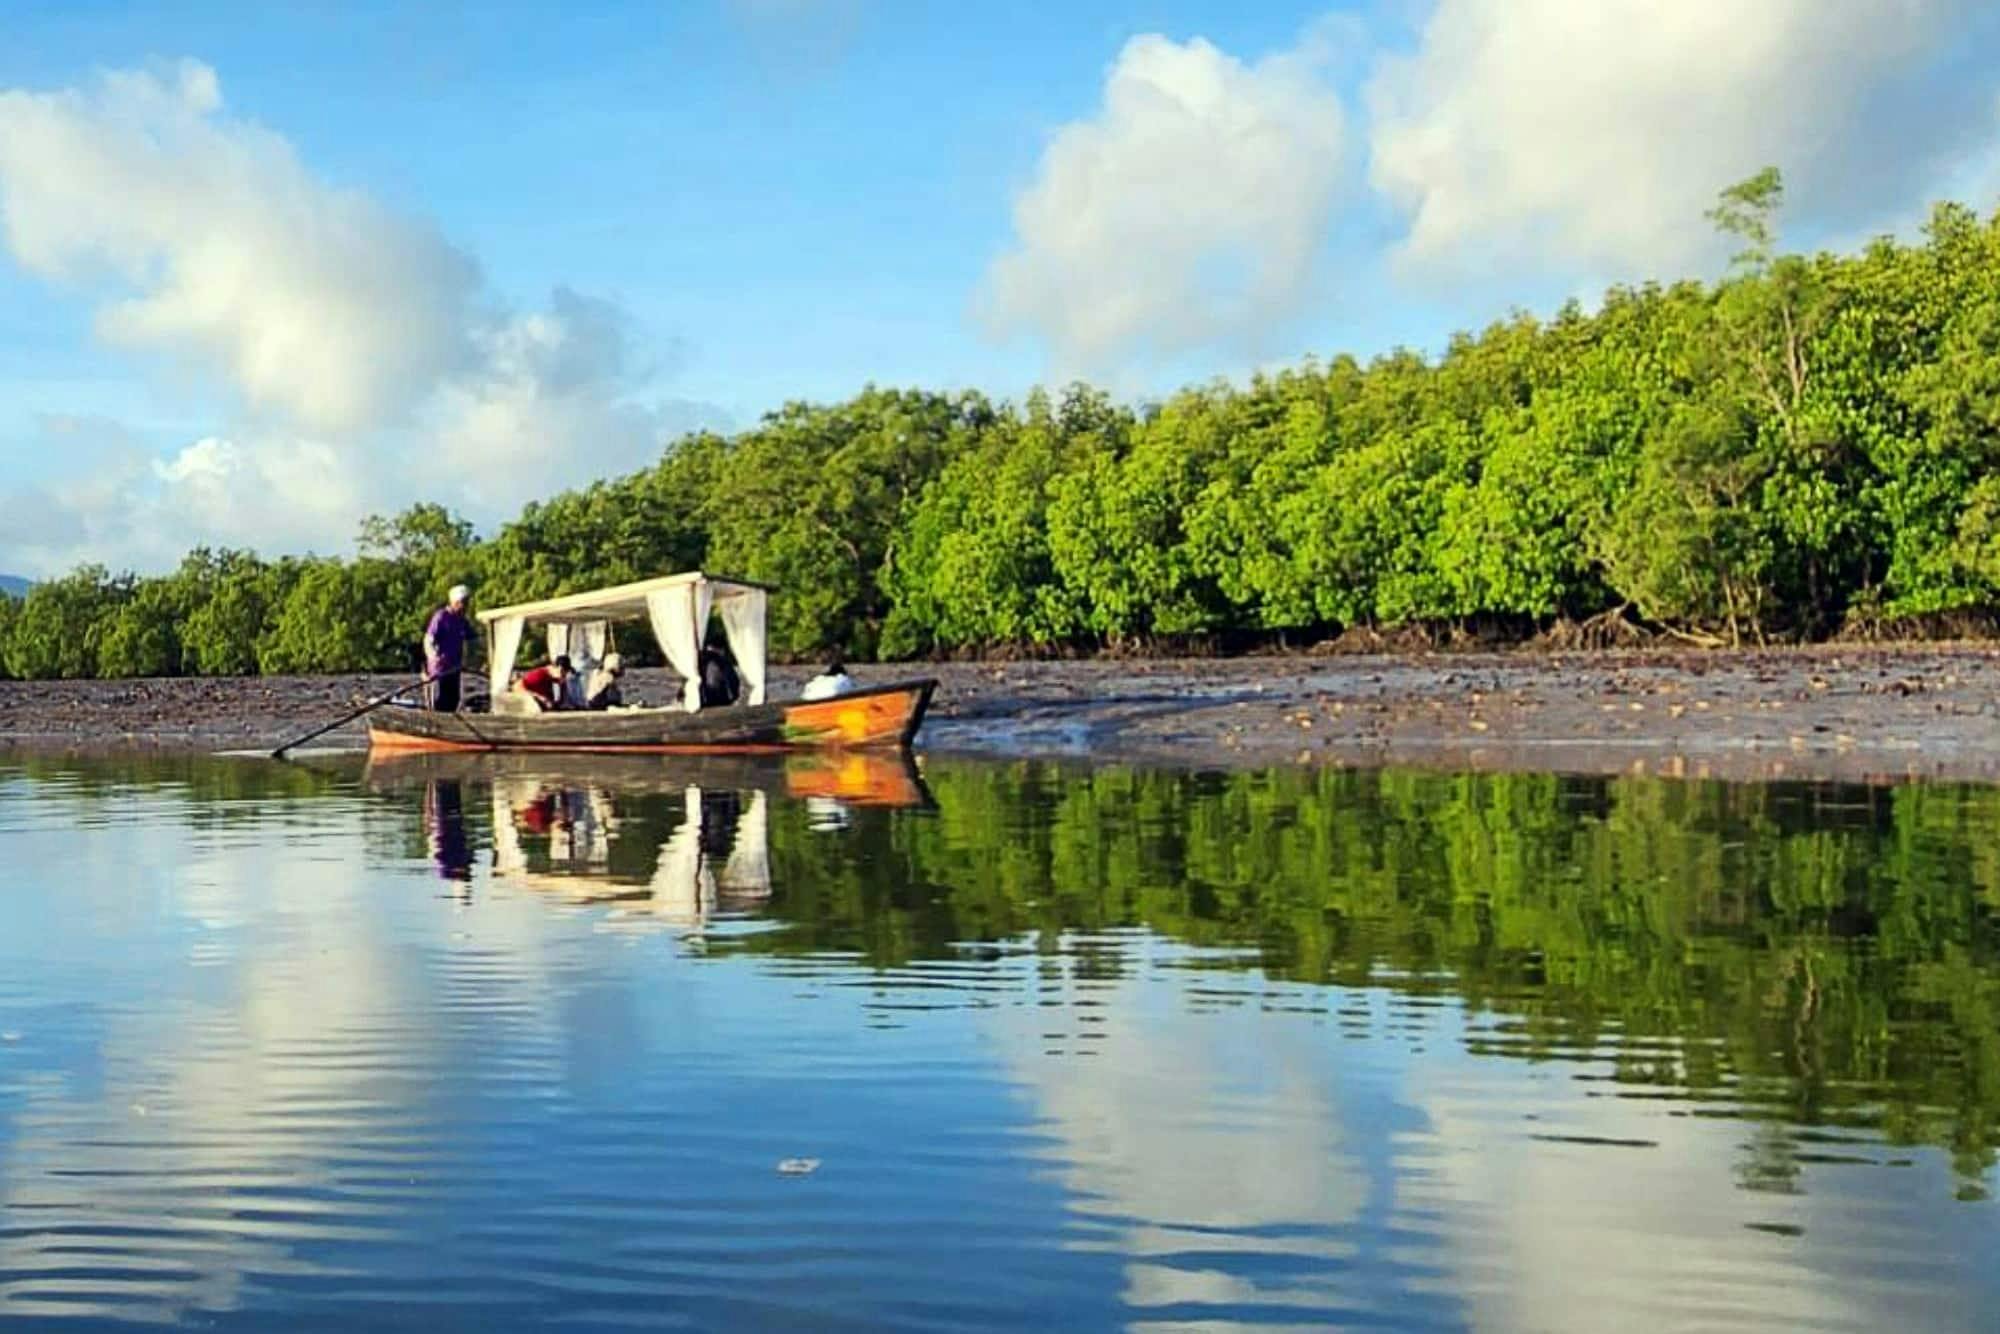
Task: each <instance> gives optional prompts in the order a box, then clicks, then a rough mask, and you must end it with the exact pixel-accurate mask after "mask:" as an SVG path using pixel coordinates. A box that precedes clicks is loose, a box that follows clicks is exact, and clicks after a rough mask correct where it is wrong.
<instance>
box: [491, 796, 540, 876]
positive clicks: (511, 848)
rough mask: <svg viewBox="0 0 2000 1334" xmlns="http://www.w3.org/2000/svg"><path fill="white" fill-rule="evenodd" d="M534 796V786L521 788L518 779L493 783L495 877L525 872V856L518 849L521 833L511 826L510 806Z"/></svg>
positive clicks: (514, 826)
mask: <svg viewBox="0 0 2000 1334" xmlns="http://www.w3.org/2000/svg"><path fill="white" fill-rule="evenodd" d="M533 797H534V787H533V785H532V784H528V785H526V786H525V787H523V785H522V783H521V782H520V780H518V779H512V778H496V779H495V780H494V781H493V871H494V874H496V875H514V874H516V873H517V872H520V871H525V870H527V869H528V855H527V853H525V852H523V851H522V849H521V831H520V829H519V828H518V827H517V826H516V825H515V824H514V806H515V803H517V802H519V803H522V804H525V803H527V802H528V801H530V800H532V799H533Z"/></svg>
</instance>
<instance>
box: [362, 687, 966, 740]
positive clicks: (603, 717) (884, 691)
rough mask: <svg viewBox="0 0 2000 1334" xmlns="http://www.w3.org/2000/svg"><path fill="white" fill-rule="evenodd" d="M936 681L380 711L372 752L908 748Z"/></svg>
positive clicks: (371, 730)
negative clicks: (574, 706) (743, 701)
mask: <svg viewBox="0 0 2000 1334" xmlns="http://www.w3.org/2000/svg"><path fill="white" fill-rule="evenodd" d="M936 689H937V682H936V681H933V680H921V681H899V682H896V683H894V684H891V685H884V686H874V687H871V688H870V689H867V690H856V691H853V692H851V693H849V694H845V695H840V696H837V697H835V698H833V699H824V700H813V701H810V702H807V701H801V700H785V701H782V702H779V703H775V704H755V705H740V706H736V707H733V708H726V709H704V710H702V711H701V712H700V713H683V712H682V711H680V710H679V709H629V710H618V711H608V712H555V713H543V714H532V715H527V716H520V717H517V716H514V715H511V714H496V713H432V712H430V711H428V710H424V709H382V710H378V711H377V712H375V713H374V714H371V715H370V716H369V721H368V744H369V747H370V749H372V750H381V751H498V750H506V751H516V750H519V751H568V752H581V753H591V752H603V753H613V752H616V753H628V752H630V753H646V754H686V755H701V754H757V753H760V752H779V751H787V750H808V749H835V750H849V749H852V750H862V749H873V748H883V747H895V746H907V745H908V744H909V743H910V741H911V739H912V738H914V737H915V736H916V734H917V728H918V727H919V726H921V725H922V723H923V720H924V710H925V709H927V708H929V707H930V700H931V693H932V692H933V691H934V690H936Z"/></svg>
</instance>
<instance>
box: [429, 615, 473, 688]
mask: <svg viewBox="0 0 2000 1334" xmlns="http://www.w3.org/2000/svg"><path fill="white" fill-rule="evenodd" d="M424 637H425V638H426V639H428V640H429V641H430V642H429V643H428V644H426V645H425V649H426V651H427V652H428V653H429V656H430V668H431V675H433V676H435V675H437V674H438V673H439V672H455V671H458V670H459V669H460V668H462V667H464V666H465V644H466V641H467V640H469V639H471V638H472V626H471V625H470V624H468V623H467V621H466V619H465V614H464V613H463V612H456V611H453V610H452V609H451V608H450V607H439V608H438V609H437V610H436V611H434V612H432V613H431V623H430V624H429V625H427V626H425V627H424Z"/></svg>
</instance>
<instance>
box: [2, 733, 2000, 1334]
mask: <svg viewBox="0 0 2000 1334" xmlns="http://www.w3.org/2000/svg"><path fill="white" fill-rule="evenodd" d="M695 785H698V787H696V786H695ZM1996 849H2000V790H1996V789H1993V788H1980V787H1926V786H1904V787H1896V788H1825V787H1803V786H1727V785H1719V784H1705V783H1676V782H1663V781H1652V780H1637V779H1635V780H1600V779H1576V778H1557V777H1548V776H1512V777H1507V776H1487V777H1469V776H1424V775H1416V774H1407V773H1341V772H1306V771H1298V772H1277V773H1270V774H1237V775H1219V774H1185V773H1172V772H1149V771H1143V770H1131V769H1122V768H1097V769H1092V768H1085V767H1074V766H1042V765H1032V764H974V763H949V764H948V763H944V762H936V763H933V764H930V765H928V766H927V767H926V769H925V771H924V773H923V776H922V778H921V779H918V778H916V777H915V776H914V775H913V774H912V773H910V772H906V771H905V770H904V769H903V768H902V767H900V766H898V765H895V764H887V765H883V764H867V763H861V762H845V763H839V764H830V765H823V764H817V763H812V764H805V765H803V766H799V765H795V766H794V767H791V768H789V769H788V768H786V767H784V766H782V765H779V766H771V765H747V764H743V763H726V762H721V761H709V762H706V763H704V764H702V765H700V766H697V767H695V768H688V767H685V766H675V765H673V764H671V763H669V762H659V761H646V762H643V763H631V762H627V763H619V764H610V765H607V764H604V763H602V762H600V763H594V764H590V763H587V764H584V765H583V766H582V767H577V766H575V765H568V766H557V765H552V764H549V763H546V762H545V763H543V764H542V765H539V766H537V765H534V764H519V763H517V764H512V765H508V764H496V763H493V762H491V761H463V762H458V763H455V764H454V763H446V762H441V761H431V762H427V763H426V762H410V761H405V762H402V763H399V764H396V765H393V766H390V767H387V768H384V767H381V766H376V767H373V768H365V769H364V767H363V766H362V765H361V764H360V763H359V762H358V761H353V760H335V759H319V760H315V761H313V762H311V763H308V764H303V765H295V766H287V765H276V764H270V763H266V762H260V761H255V760H245V759H189V760H178V761H172V760H170V761H141V760H136V759H135V760H126V761H112V762H105V761H95V762H86V761H76V760H66V759H46V760H44V759H28V760H22V759H18V758H16V759H0V865H4V868H5V874H4V876H0V1319H5V1318H13V1319H20V1320H28V1319H31V1318H34V1319H41V1320H46V1321H50V1322H55V1321H57V1320H59V1319H61V1320H67V1321H69V1322H70V1324H71V1327H77V1326H88V1325H94V1324H109V1323H114V1322H122V1321H178V1322H184V1323H188V1324H193V1325H198V1326H201V1327H205V1328H224V1329H269V1328H276V1327H294V1328H296V1327H320V1328H340V1329H350V1328H375V1327H387V1328H396V1327H423V1328H427V1329H432V1330H436V1329H452V1328H493V1327H501V1326H505V1327H510V1328H521V1327H533V1326H537V1325H541V1324H549V1325H555V1324H561V1325H564V1326H565V1327H568V1328H625V1327H632V1326H656V1325H667V1326H682V1327H708V1328H713V1327H729V1328H786V1327H790V1328H801V1329H815V1330H819V1329H840V1328H852V1329H881V1328H890V1327H899V1326H908V1327H972V1328H978V1327H996V1326H1001V1327H1004V1326H1020V1325H1038V1326H1041V1327H1045V1328H1064V1329H1071V1328H1104V1327H1121V1326H1130V1327H1137V1328H1176V1327H1190V1326H1203V1327H1229V1326H1289V1327H1314V1328H1321V1327H1327V1326H1340V1325H1346V1326H1361V1327H1392V1328H1398V1329H1405V1328H1408V1329H1422V1328H1429V1329H1491V1330H1516V1329H1519V1330H1528V1329H1533V1330H1550V1329H1577V1330H1583V1329H1590V1330H1601V1329H1614V1328H1635V1329H1653V1328H1675V1327H1677V1328H1691V1327H1700V1328H1812V1329H1828V1328H1854V1329H1872V1328H1878V1327H1884V1326H1891V1325H1894V1326H1898V1327H1909V1328H1924V1329H1990V1328H1992V1327H1993V1317H1992V1311H1993V1310H1994V1309H1995V1305H1996V1302H2000V1228H1996V1226H1995V1224H1996V1221H2000V1220H1996V1218H1995V1209H1996V1205H1995V1204H1994V1203H1993V1202H1992V1201H1991V1200H1989V1198H1988V1195H1989V1192H1990V1191H1991V1190H1992V1188H1993V1185H1994V1176H1995V1174H1994V1168H1993V1161H1994V1145H1995V1137H1996V1134H2000V1130H1996V1120H1995V1117H1996V1110H2000V1024H1996V1011H1997V1010H2000V927H1996V922H1995V909H1996V907H2000V851H1996ZM788 1159H803V1160H817V1165H816V1167H814V1168H813V1169H812V1170H810V1171H800V1170H798V1169H799V1168H800V1167H802V1166H804V1164H798V1163H789V1164H787V1163H785V1160H788ZM781 1164H785V1166H786V1167H787V1168H788V1169H790V1170H786V1171H781V1170H780V1165H781Z"/></svg>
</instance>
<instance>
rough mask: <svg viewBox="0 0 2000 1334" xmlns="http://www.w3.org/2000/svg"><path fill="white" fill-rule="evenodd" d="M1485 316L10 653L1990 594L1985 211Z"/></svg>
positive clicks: (841, 645)
mask: <svg viewBox="0 0 2000 1334" xmlns="http://www.w3.org/2000/svg"><path fill="white" fill-rule="evenodd" d="M1780 199H1781V184H1780V181H1779V178H1778V175H1777V173H1776V172H1775V171H1766V172H1764V173H1760V174H1759V175H1758V176H1756V177H1753V178H1751V179H1750V180H1748V181H1745V182H1743V183H1742V184H1740V185H1737V186H1734V187H1732V188H1731V189H1729V190H1727V191H1725V192H1724V193H1723V195H1722V197H1721V200H1720V202H1719V204H1718V206H1717V208H1716V209H1715V210H1714V211H1713V213H1712V214H1711V215H1710V216H1711V218H1712V220H1713V221H1715V222H1716V223H1717V224H1718V225H1719V226H1721V227H1722V228H1723V229H1724V230H1725V231H1727V232H1729V233H1731V234H1732V235H1733V236H1735V237H1737V238H1738V239H1739V240H1740V242H1741V244H1742V247H1743V249H1742V253H1741V254H1740V255H1739V256H1738V260H1737V264H1736V266H1735V268H1734V270H1733V271H1732V273H1731V275H1730V276H1729V277H1728V278H1726V279H1725V280H1723V281H1722V282H1720V283H1717V284H1714V285H1707V284H1702V283H1697V282H1681V283H1676V284H1674V285H1672V286H1660V285H1655V284H1648V285H1645V286H1641V287H1633V288H1625V287H1621V288H1615V289H1613V290H1612V291H1610V292H1609V293H1607V295H1606V297H1605V299H1604V302H1603V305H1602V307H1601V308H1600V309H1599V310H1597V311H1595V312H1590V313H1586V312H1585V311H1584V310H1583V309H1581V308H1580V307H1579V306H1577V305H1575V304H1571V305H1569V306H1567V307H1565V308H1564V309H1563V310H1561V311H1560V312H1559V313H1557V315H1556V316H1555V317H1554V318H1553V319H1552V320H1548V321H1546V322H1544V321H1540V320H1537V319H1534V318H1531V317H1529V316H1527V315H1515V316H1513V317H1511V318H1509V319H1506V320H1504V321H1501V322H1499V323H1496V324H1494V325H1492V326H1491V327H1489V328H1488V329H1486V330H1485V332H1483V333H1481V334H1478V335H1476V336H1475V335H1471V334H1462V335H1459V336H1458V337H1456V338H1454V339H1453V340H1452V342H1451V344H1450V347H1449V348H1448V350H1447V351H1446V352H1445V353H1444V354H1443V355H1442V356H1441V357H1439V358H1436V359H1435V360H1433V359H1427V358H1425V357H1422V356H1419V355H1417V354H1415V353H1412V352H1407V351H1399V352H1395V353H1392V354H1389V355H1387V356H1384V357H1381V358H1378V359H1377V360H1375V361H1373V362H1371V363H1369V364H1367V365H1363V364H1361V363H1359V362H1357V361H1356V360H1354V359H1353V358H1351V357H1345V356H1343V357H1339V358H1336V359H1335V360H1333V361H1332V362H1331V363H1327V364H1321V363H1319V362H1316V361H1307V362H1305V363H1304V364H1302V365H1299V366H1297V367H1295V368H1293V369H1289V370H1286V371H1283V372H1280V373H1278V374H1275V375H1264V376H1258V377H1256V378H1254V379H1252V380H1251V381H1250V382H1249V383H1248V384H1247V385H1241V386H1239V385H1233V384H1228V383H1221V382H1218V383H1215V384H1211V385H1207V386H1203V387H1199V388H1190V389H1187V390H1184V391H1182V392H1180V393H1178V394H1176V395H1174V396H1173V397H1172V398H1170V399H1168V400H1167V401H1165V402H1163V403H1159V404H1155V405H1149V406H1146V407H1144V408H1143V409H1134V408H1131V407H1128V406H1124V405H1121V404H1118V403H1116V402H1114V401H1113V400H1112V399H1111V398H1110V397H1109V396H1108V395H1106V394H1105V393H1103V392H1101V391H1099V390H1096V389H1092V388H1090V387H1088V386H1085V385H1080V384H1079V385H1073V386H1071V387H1070V388H1068V389H1067V390H1065V391H1063V392H1061V393H1060V394H1057V395H1050V394H1046V393H1043V392H1039V391H1038V392H1035V393H1031V394H1030V395H1029V396H1028V397H1027V399H1026V400H1025V401H1024V402H1022V403H1019V404H1014V403H996V402H993V401H991V400H989V399H987V398H986V397H984V396H982V395H980V394H977V393H969V392H968V393H956V394H942V393H929V392H922V391H915V390H884V389H876V388H870V389H867V390H865V391H863V392H862V393H861V394H859V395H858V396H856V397H855V398H853V399H851V400H849V401H847V402H845V403H839V404H834V405H830V406H821V405H808V404H803V403H794V404H790V405H787V406H786V407H784V408H782V409H780V410H778V411H776V412H773V413H771V414H769V415H768V416H767V417H765V419H764V420H763V421H762V422H761V423H760V424H759V425H757V426H756V427H754V428H752V429H750V430H747V431H744V432H742V433H740V434H738V435H735V436H733V437H728V438H725V437H722V436H718V435H714V434H706V433H704V434H696V435H690V436H687V437H685V438H683V439H681V440H680V441H678V442H676V443H675V444H674V445H672V446H671V447H670V448H668V450H667V451H666V452H665V455H664V456H663V457H662V458H661V459H660V460H659V462H657V463H656V464H654V465H653V466H652V467H649V468H647V469H645V470H643V471H640V472H637V473H633V474H631V475H629V476H626V477H620V478H617V479H614V480H610V481H605V482H600V483H597V484H595V485H593V486H591V487H588V488H586V489H584V490H580V491H571V492H564V493H562V494H559V495H556V496H553V497H550V498H549V499H547V500H545V501H540V502H536V503H533V504H530V505H528V506H527V507H526V509H524V510H523V511H522V512H521V514H520V515H519V516H518V517H516V518H515V519H513V520H512V521H511V522H508V523H506V524H503V525H502V526H501V527H500V528H499V529H498V531H496V532H494V533H493V534H492V535H491V536H489V537H485V538H483V539H482V538H479V537H477V536H476V535H475V534H474V532H473V531H472V528H471V527H470V526H469V525H468V524H466V523H465V522H463V521H462V520H460V519H458V518H456V517H455V516H453V515H452V514H450V513H448V512H447V511H446V510H444V509H443V508H441V507H439V506H436V505H418V506H416V507H414V508H412V509H410V510H408V511H406V512H405V513H403V514H401V515H399V516H395V517H393V518H378V519H371V520H369V521H368V522H367V524H366V525H364V529H363V532H362V534H361V542H360V547H359V554H358V555H357V556H356V557H354V558H352V559H335V558H328V557H286V558H282V559H278V560H263V559H260V558H258V557H257V556H255V555H253V554H251V553H249V552H241V551H209V550H198V551H195V552H193V553H191V554H190V555H189V556H188V557H187V558H186V560H185V561H184V562H183V563H182V565H181V568H180V569H179V570H177V571H175V572H174V573H172V574H168V575H164V576H160V577H149V578H135V577H133V576H130V575H114V574H112V573H110V572H109V571H106V570H104V569H102V568H99V567H92V566H86V567H84V568H81V569H79V570H77V571H75V572H74V573H72V574H70V575H68V576H66V577H64V578H61V579H56V580H51V581H48V582H45V583H42V584H38V585H36V586H35V587H34V589H33V590H31V591H30V593H29V594H28V596H27V597H26V598H25V599H24V600H22V601H20V602H15V601H13V600H12V599H5V598H0V668H4V670H5V671H6V672H7V673H8V674H11V675H13V676H17V677H55V676H95V675H101V676H137V675H154V674H173V673H202V674H235V673H248V672H260V671H262V672H293V671H301V672H302V671H345V670H359V669H386V668H398V667H402V666H405V665H407V663H408V657H409V651H410V648H411V645H412V642H413V640H414V639H415V637H416V634H417V631H418V628H419V626H420V624H421V620H422V617H423V615H424V613H425V612H426V611H427V609H428V608H429V607H431V606H432V605H434V604H435V603H436V602H437V600H438V599H439V596H440V591H441V590H442V589H443V588H444V587H446V586H447V585H448V584H450V583H452V582H454V581H457V580H461V579H463V580H466V581H468V582H470V583H472V584H473V585H474V586H475V588H476V589H477V596H478V599H479V600H480V602H482V603H483V604H484V605H487V606H492V605H496V604H498V603H501V602H507V601H513V600H517V599H524V598H532V597H540V596H545V595H551V594H555V593H559V592H565V591H572V590H576V589H581V588H587V587H591V586H594V585H599V584H605V583H613V582H617V581H620V580H625V579H635V578H642V577H645V576H648V575H652V574H656V573H661V572H665V571H671V570H677V569H686V568H690V567H694V566H704V567H706V568H709V569H711V570H716V571H721V572H727V573H733V574H737V575H741V576H744V577H748V578H752V579H758V580H764V581H768V582H770V583H773V584H776V585H778V586H779V587H780V588H781V589H782V590H783V596H782V597H780V598H778V599H776V600H775V601H774V604H773V626H772V649H773V652H774V653H777V654H780V655H787V656H798V657H805V656H813V655H819V654H823V653H827V652H835V651H837V652H840V653H843V654H845V655H848V656H851V657H856V658H867V657H876V656H879V657H908V656H923V655H931V654H947V653H960V652H980V651H987V650H1010V651H1012V650H1021V649H1026V650H1040V651H1058V650H1060V651H1069V650H1089V649H1093V648H1099V647H1106V646H1109V647H1124V646H1130V645H1134V644H1146V643H1151V642H1161V641H1165V642H1176V641H1182V640H1188V639H1207V640H1211V641H1214V640H1231V639H1237V640H1240V639H1243V638H1246V637H1251V636H1264V637H1272V638H1278V637H1282V638H1285V639H1288V640H1291V641H1294V642H1297V641H1303V640H1309V639H1314V638H1320V637H1324V636H1328V635H1331V634H1334V633H1338V632H1340V631H1342V630H1344V629H1347V628H1350V627H1356V626H1371V627H1373V626H1394V625H1407V624H1451V623H1460V624H1463V623H1468V622H1473V621H1482V622H1493V623H1498V624H1503V625H1510V626H1514V627H1519V628H1523V629H1533V628H1536V627H1541V626H1546V625H1549V624H1552V623H1555V622H1557V621H1561V620H1569V621H1574V622H1585V621H1588V620H1590V619H1591V618H1607V617H1615V618H1617V619H1618V620H1620V621H1629V622H1633V623H1639V624H1643V625H1646V626H1649V627H1652V628H1653V629H1655V630H1659V631H1663V632H1667V633H1672V634H1675V635H1678V636H1681V637H1683V638H1686V639H1689V640H1693V641H1696V642H1702V643H1741V642H1746V641H1750V642H1756V641H1763V640H1767V639H1771V638H1789V639H1805V638H1816V637H1824V636H1828V635H1832V634H1835V633H1840V632H1850V633H1851V632H1855V631H1862V632H1871V631H1876V630H1880V629H1883V628H1889V629H1893V628H1894V627H1895V626H1896V625H1897V624H1898V623H1900V622H1904V621H1907V620H1908V619H1909V618H1916V617H1927V616H1929V617H1934V616H1937V615H1939V614H1942V613H1958V612H1967V611H1975V610H1979V609H1984V608H1987V607H1989V606H1991V605H1992V604H1994V602H1995V601H1996V590H2000V472H1996V470H1995V468H1994V464H1995V462H1996V461H2000V217H1996V218H1993V219H1988V220H1984V221H1982V220H1981V219H1980V218H1979V217H1978V216H1977V215H1976V214H1974V213H1973V212H1972V211H1970V210H1969V209H1967V208H1964V207H1962V206H1959V205H1955V204H1945V205H1940V206H1939V207H1937V208H1936V209H1935V210H1934V211H1933V213H1932V215H1931V217H1930V220H1929V222H1928V224H1927V225H1926V227H1925V229H1924V235H1923V238H1922V240H1921V242H1920V243H1917V244H1904V243H1899V242H1897V241H1894V240H1891V239H1887V238H1885V239H1882V240H1878V241H1876V242H1874V243H1873V244H1871V245H1869V246H1868V247H1867V248H1866V249H1865V250H1863V251H1862V252H1861V253H1859V254H1854V255H1833V254H1824V253H1822V254H1817V255H1810V256H1807V255H1795V254H1780V253H1779V252H1778V250H1777V247H1776V238H1775V230H1774V227H1775V217H1776V213H1777V209H1778V205H1779V203H1780Z"/></svg>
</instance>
